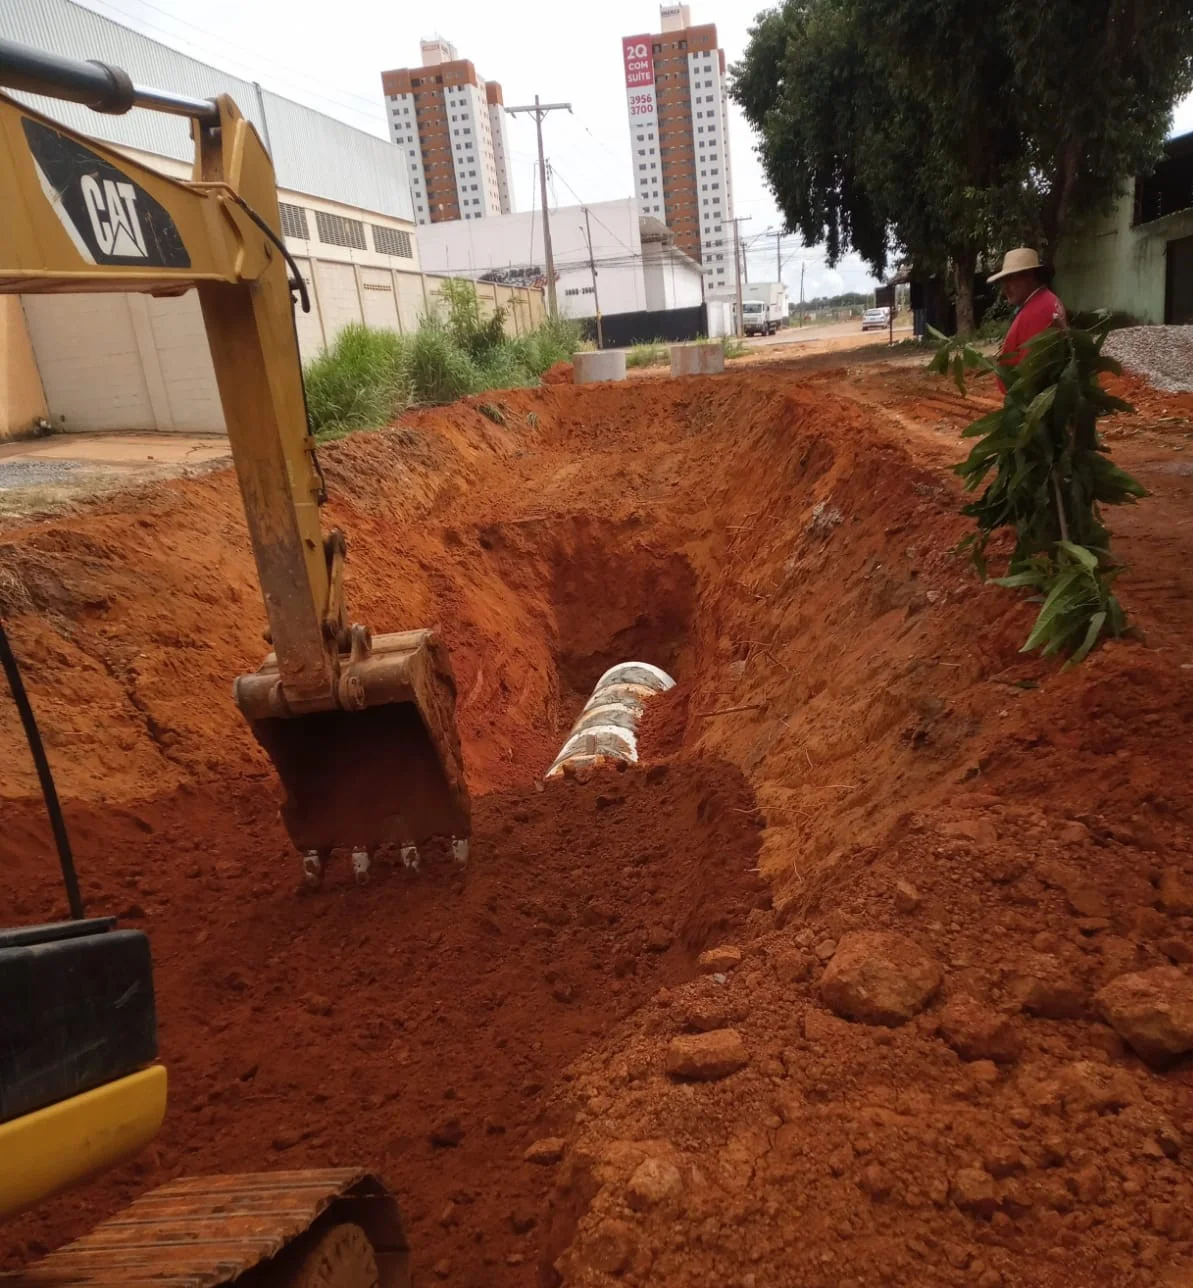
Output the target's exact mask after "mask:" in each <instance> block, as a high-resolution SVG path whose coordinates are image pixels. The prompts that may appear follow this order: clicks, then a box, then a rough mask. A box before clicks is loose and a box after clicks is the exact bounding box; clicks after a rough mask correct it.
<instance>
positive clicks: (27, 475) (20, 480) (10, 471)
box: [0, 458, 82, 490]
mask: <svg viewBox="0 0 1193 1288" xmlns="http://www.w3.org/2000/svg"><path fill="white" fill-rule="evenodd" d="M80 469H82V465H81V463H80V462H79V461H26V460H21V459H19V458H18V459H15V460H8V461H4V460H0V490H7V489H8V488H17V487H45V486H47V485H52V484H55V483H65V482H68V481H69V480H71V478H72V477H73V476H75V475H77V474H78V472H79V470H80Z"/></svg>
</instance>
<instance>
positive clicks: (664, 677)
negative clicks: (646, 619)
mask: <svg viewBox="0 0 1193 1288" xmlns="http://www.w3.org/2000/svg"><path fill="white" fill-rule="evenodd" d="M674 687H675V681H674V680H673V679H672V678H671V677H670V676H669V675H668V674H667V672H666V671H662V670H660V669H659V668H658V667H657V666H651V665H650V663H649V662H622V663H620V664H619V665H618V666H613V667H610V668H609V670H607V671H606V672H605V674H604V675H602V676H601V678H600V679H599V680H598V681H597V683H596V688H595V689H593V691H592V697H590V698H589V699H588V701H587V703H585V705H584V710H583V711H581V712H580V716H579V718H578V719H577V720H576V723H575V724H574V725H573V726H572V732H571V733H570V734H569V735H568V740H567V742H565V743H564V744H563V748H562V749H561V751H560V753H559V755H558V756H556V757H555V761H554V763H553V764H552V766H551V768H550V769H548V770H547V773H546V777H547V778H558V777H559V776H560V775H561V774H562V773H563V771H564V769H565V767H567V766H571V767H572V768H573V769H578V768H580V767H581V766H582V765H591V764H592V763H593V762H594V761H596V760H599V759H601V758H602V757H608V758H610V759H612V760H624V761H626V762H627V763H629V764H631V765H632V764H636V763H637V761H638V721H639V720H640V719H641V718H642V708H643V707H644V705H645V704H646V703H647V702H649V701H650V699H651V698H653V697H654V696H655V695H656V694H658V693H666V692H667V690H668V689H673V688H674Z"/></svg>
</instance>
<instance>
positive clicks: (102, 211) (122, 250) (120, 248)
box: [79, 174, 148, 259]
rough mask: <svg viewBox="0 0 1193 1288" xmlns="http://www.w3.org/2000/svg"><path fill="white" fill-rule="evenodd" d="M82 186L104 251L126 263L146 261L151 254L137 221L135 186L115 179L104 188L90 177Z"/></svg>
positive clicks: (106, 182) (83, 178) (100, 245)
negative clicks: (139, 260)
mask: <svg viewBox="0 0 1193 1288" xmlns="http://www.w3.org/2000/svg"><path fill="white" fill-rule="evenodd" d="M79 186H80V187H81V188H82V190H83V204H84V205H85V206H86V207H87V214H88V216H89V217H90V219H91V229H92V231H93V232H94V233H95V240H96V241H97V242H98V243H99V248H100V250H101V251H103V253H104V254H105V255H119V256H120V257H121V258H122V259H123V258H128V259H132V258H133V257H140V258H141V259H144V258H145V257H146V256H147V255H148V251H147V250H146V249H145V235H144V233H142V232H141V225H140V223H139V222H138V220H137V190H136V188H134V187H133V185H132V184H131V183H116V182H114V181H113V180H111V179H105V180H104V181H103V185H102V187H101V185H100V183H99V180H98V179H96V178H95V177H94V176H93V175H90V174H85V175H84V176H83V177H82V179H81V180H80V181H79Z"/></svg>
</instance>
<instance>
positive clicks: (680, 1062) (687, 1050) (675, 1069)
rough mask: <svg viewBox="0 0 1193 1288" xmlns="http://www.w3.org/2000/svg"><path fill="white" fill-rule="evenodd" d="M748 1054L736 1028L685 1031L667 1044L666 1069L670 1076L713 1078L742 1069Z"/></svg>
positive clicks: (714, 1079) (706, 1079)
mask: <svg viewBox="0 0 1193 1288" xmlns="http://www.w3.org/2000/svg"><path fill="white" fill-rule="evenodd" d="M749 1063H750V1055H749V1052H748V1051H747V1050H746V1044H745V1043H744V1042H743V1041H742V1039H741V1034H740V1033H739V1032H738V1031H737V1030H736V1029H714V1030H713V1031H712V1032H711V1033H692V1034H684V1035H683V1036H682V1037H678V1038H673V1039H672V1040H671V1045H670V1046H669V1047H668V1048H667V1072H668V1073H669V1074H670V1075H671V1076H672V1077H673V1078H687V1079H690V1080H692V1081H694V1082H715V1081H716V1080H717V1079H718V1078H727V1077H728V1076H729V1075H730V1074H731V1073H736V1072H737V1071H738V1070H739V1069H744V1068H745V1067H746V1065H747V1064H749Z"/></svg>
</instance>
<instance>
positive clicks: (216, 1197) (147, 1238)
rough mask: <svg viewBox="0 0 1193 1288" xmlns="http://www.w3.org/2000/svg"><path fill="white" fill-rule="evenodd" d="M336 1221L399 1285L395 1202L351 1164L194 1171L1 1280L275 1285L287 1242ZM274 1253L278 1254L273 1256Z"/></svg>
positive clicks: (76, 1284)
mask: <svg viewBox="0 0 1193 1288" xmlns="http://www.w3.org/2000/svg"><path fill="white" fill-rule="evenodd" d="M341 1222H352V1223H353V1224H355V1225H357V1226H359V1227H360V1228H361V1229H362V1230H363V1231H364V1232H365V1234H366V1235H367V1236H368V1238H369V1241H370V1242H371V1243H372V1245H373V1248H374V1251H375V1253H376V1258H377V1267H378V1283H379V1285H380V1288H408V1286H409V1284H410V1271H409V1253H408V1246H407V1243H406V1236H405V1232H404V1230H403V1228H402V1222H401V1218H400V1216H399V1213H398V1206H397V1201H396V1200H395V1198H394V1196H393V1195H392V1193H391V1192H390V1191H389V1190H388V1189H387V1188H386V1186H385V1185H384V1183H383V1182H382V1181H381V1180H379V1179H378V1178H377V1177H376V1176H374V1175H372V1174H370V1173H368V1172H363V1171H359V1170H356V1169H353V1168H320V1169H310V1170H305V1171H292V1172H259V1173H246V1174H242V1175H235V1176H195V1177H188V1178H185V1179H183V1180H178V1181H172V1182H171V1183H170V1184H168V1185H163V1186H162V1187H161V1188H160V1189H156V1190H153V1191H151V1192H150V1193H148V1194H145V1195H143V1196H142V1197H141V1198H139V1199H137V1200H136V1201H135V1202H134V1203H132V1204H131V1205H130V1206H129V1207H127V1208H125V1209H124V1210H123V1211H121V1212H119V1213H117V1214H116V1215H115V1216H114V1217H112V1218H111V1219H110V1220H107V1221H104V1222H103V1223H102V1224H101V1225H98V1226H96V1227H95V1229H93V1230H92V1231H90V1233H88V1234H85V1235H84V1236H83V1237H82V1238H81V1239H76V1240H75V1241H74V1243H69V1244H67V1245H66V1246H65V1247H63V1248H60V1249H58V1251H57V1252H53V1253H51V1254H50V1255H49V1256H48V1257H44V1258H43V1259H42V1260H41V1261H38V1262H37V1263H36V1264H35V1265H32V1266H29V1267H28V1268H27V1269H24V1270H18V1271H15V1272H12V1273H9V1274H3V1275H0V1284H2V1285H3V1288H48V1286H50V1285H52V1288H122V1286H125V1285H131V1284H152V1285H153V1288H215V1286H216V1285H219V1284H230V1283H240V1284H243V1285H244V1286H245V1288H264V1286H265V1285H269V1288H282V1285H286V1284H287V1283H288V1282H289V1276H288V1274H287V1256H280V1254H287V1253H288V1251H289V1250H290V1249H292V1248H295V1247H296V1245H297V1242H298V1241H299V1240H302V1239H304V1238H306V1237H307V1236H308V1232H310V1233H311V1235H312V1236H313V1235H315V1234H317V1233H318V1232H321V1231H324V1230H327V1229H330V1228H331V1227H332V1226H333V1225H337V1224H339V1223H341ZM279 1257H280V1259H279Z"/></svg>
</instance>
